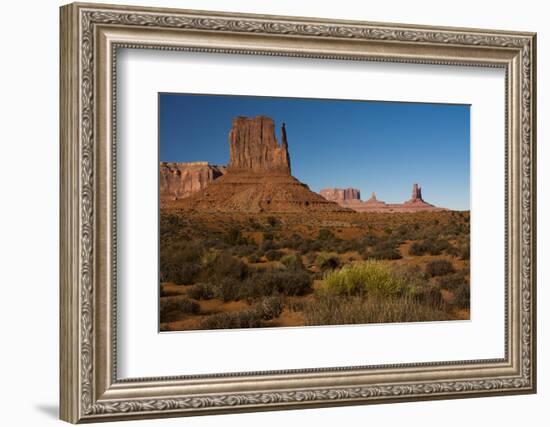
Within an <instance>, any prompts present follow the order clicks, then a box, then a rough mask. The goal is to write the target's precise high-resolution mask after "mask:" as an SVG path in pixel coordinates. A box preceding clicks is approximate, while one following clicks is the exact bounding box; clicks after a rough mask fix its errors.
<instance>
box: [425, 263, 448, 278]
mask: <svg viewBox="0 0 550 427" xmlns="http://www.w3.org/2000/svg"><path fill="white" fill-rule="evenodd" d="M454 271H455V269H454V267H453V265H452V264H451V263H450V262H449V261H447V260H446V259H437V260H434V261H430V262H429V263H428V264H427V265H426V273H428V275H430V276H432V277H434V276H445V275H446V274H449V273H453V272H454Z"/></svg>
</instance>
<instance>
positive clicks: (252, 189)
mask: <svg viewBox="0 0 550 427" xmlns="http://www.w3.org/2000/svg"><path fill="white" fill-rule="evenodd" d="M161 206H162V207H166V208H177V209H183V210H186V209H192V210H198V211H214V212H218V211H219V212H307V211H321V212H346V211H350V210H349V209H346V208H344V207H341V206H340V205H338V204H337V203H334V202H331V201H328V200H326V199H325V198H324V197H322V196H320V195H319V194H317V193H314V192H313V191H311V190H310V189H309V187H308V186H307V185H306V184H304V183H302V182H300V181H298V180H297V179H296V178H294V177H293V176H292V175H291V169H290V155H289V151H288V141H287V135H286V128H285V125H284V124H283V125H282V127H281V144H280V145H279V143H278V141H277V137H276V135H275V124H274V122H273V119H271V118H269V117H266V116H257V117H253V118H249V117H242V116H240V117H237V118H235V119H234V120H233V123H232V127H231V130H230V131H229V165H228V167H227V172H226V173H225V174H224V175H222V176H220V177H219V178H217V179H215V180H213V181H212V182H210V183H209V184H208V186H207V187H206V188H204V189H201V190H200V191H197V192H196V193H193V194H192V195H191V196H189V197H186V198H184V199H178V200H172V201H167V202H165V203H164V204H162V201H161ZM350 212H352V211H350Z"/></svg>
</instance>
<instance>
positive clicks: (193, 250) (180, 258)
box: [160, 241, 204, 285]
mask: <svg viewBox="0 0 550 427" xmlns="http://www.w3.org/2000/svg"><path fill="white" fill-rule="evenodd" d="M203 254H204V249H203V248H202V246H200V245H199V244H192V243H189V242H185V241H183V242H178V243H174V244H171V245H167V246H166V247H163V248H161V253H160V281H161V282H173V283H177V284H178V285H188V284H192V283H194V281H195V279H196V278H197V276H198V274H199V272H200V269H201V265H200V260H201V257H202V256H203Z"/></svg>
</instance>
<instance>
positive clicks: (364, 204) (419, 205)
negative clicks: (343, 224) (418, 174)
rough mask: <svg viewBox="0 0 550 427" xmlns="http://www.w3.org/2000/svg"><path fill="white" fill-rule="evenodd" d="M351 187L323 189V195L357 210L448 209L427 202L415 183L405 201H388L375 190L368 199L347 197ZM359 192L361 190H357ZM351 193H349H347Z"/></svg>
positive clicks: (415, 210) (405, 210)
mask: <svg viewBox="0 0 550 427" xmlns="http://www.w3.org/2000/svg"><path fill="white" fill-rule="evenodd" d="M347 190H350V189H339V188H331V189H325V190H321V192H320V193H321V195H322V196H323V197H325V198H327V200H334V201H335V202H336V203H338V204H339V205H340V206H343V207H347V208H350V209H353V210H354V211H357V212H388V213H390V212H419V211H441V210H447V209H445V208H439V207H437V206H434V205H431V204H429V203H426V202H425V201H424V199H422V189H421V188H420V187H419V186H418V184H416V183H415V184H414V185H413V189H412V196H411V199H410V200H407V201H406V202H404V203H386V202H383V201H381V200H378V199H377V198H376V194H375V193H374V192H373V193H372V195H371V197H370V199H368V200H366V201H362V200H360V197H357V198H346V197H345V194H346V191H347ZM356 191H357V193H359V190H356ZM347 194H349V193H347Z"/></svg>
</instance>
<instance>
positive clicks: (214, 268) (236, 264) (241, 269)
mask: <svg viewBox="0 0 550 427" xmlns="http://www.w3.org/2000/svg"><path fill="white" fill-rule="evenodd" d="M247 274H248V266H247V265H246V264H245V263H244V262H242V261H241V260H239V259H236V258H234V257H232V256H231V255H229V254H227V253H221V254H219V255H217V256H215V257H214V258H213V259H210V260H208V262H207V264H206V265H205V266H204V267H203V268H202V273H201V278H202V279H203V280H204V281H205V282H209V281H216V280H221V279H227V278H230V279H239V280H242V279H244V278H246V276H247Z"/></svg>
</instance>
